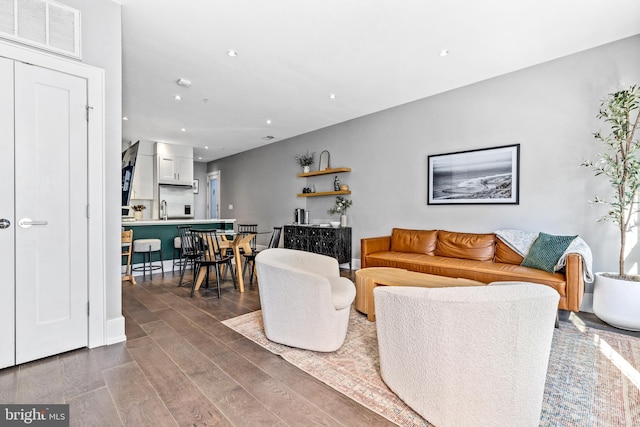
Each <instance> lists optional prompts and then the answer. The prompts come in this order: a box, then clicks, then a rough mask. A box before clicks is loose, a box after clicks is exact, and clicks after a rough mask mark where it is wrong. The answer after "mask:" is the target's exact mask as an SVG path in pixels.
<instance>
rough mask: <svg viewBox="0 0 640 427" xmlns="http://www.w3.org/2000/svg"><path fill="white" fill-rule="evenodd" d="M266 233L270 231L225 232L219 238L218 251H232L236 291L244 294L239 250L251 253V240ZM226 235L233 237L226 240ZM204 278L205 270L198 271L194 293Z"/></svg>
mask: <svg viewBox="0 0 640 427" xmlns="http://www.w3.org/2000/svg"><path fill="white" fill-rule="evenodd" d="M194 231H196V230H194ZM267 233H271V231H258V232H256V233H236V232H232V233H229V232H226V231H225V232H222V233H221V234H220V236H219V237H220V240H219V245H220V250H224V249H231V250H232V251H233V259H234V261H235V264H236V272H235V274H236V283H237V284H238V290H239V291H240V292H244V279H243V277H242V270H243V269H242V254H241V253H240V249H242V251H243V252H244V253H245V254H249V253H251V252H252V250H253V249H252V248H251V240H252V239H253V238H254V237H256V236H257V235H258V234H267ZM227 235H233V236H234V237H233V239H232V240H229V239H227ZM205 276H206V269H200V272H199V274H198V277H197V279H196V286H195V290H196V291H197V290H198V289H200V285H202V282H203V281H204V278H205Z"/></svg>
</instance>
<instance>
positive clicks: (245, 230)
mask: <svg viewBox="0 0 640 427" xmlns="http://www.w3.org/2000/svg"><path fill="white" fill-rule="evenodd" d="M257 232H258V224H238V234H240V235H241V236H243V237H244V236H246V235H247V234H250V233H254V234H255V233H257ZM249 245H250V246H251V250H252V251H255V250H256V238H255V237H254V238H253V239H251V242H250V243H249Z"/></svg>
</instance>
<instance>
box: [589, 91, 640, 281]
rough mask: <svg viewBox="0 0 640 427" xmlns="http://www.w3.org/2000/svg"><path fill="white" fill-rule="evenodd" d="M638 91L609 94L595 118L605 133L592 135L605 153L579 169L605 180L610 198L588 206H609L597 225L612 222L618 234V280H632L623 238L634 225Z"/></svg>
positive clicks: (639, 165)
mask: <svg viewBox="0 0 640 427" xmlns="http://www.w3.org/2000/svg"><path fill="white" fill-rule="evenodd" d="M639 104H640V87H639V86H637V85H633V86H631V87H629V88H628V89H625V90H621V91H618V92H615V93H611V94H609V95H608V96H607V97H606V98H605V99H604V100H602V104H601V105H600V112H599V113H598V116H597V117H598V118H599V119H601V120H603V121H604V122H605V123H606V124H607V125H608V126H609V133H608V134H606V135H604V134H602V133H601V132H600V131H598V132H596V133H594V136H595V138H596V140H598V141H599V142H600V143H601V144H602V145H603V146H604V147H605V148H606V149H607V151H606V152H604V153H600V154H598V157H599V158H598V159H597V160H595V161H585V162H583V163H582V165H583V166H587V167H590V168H591V169H593V170H594V172H595V175H596V176H605V177H606V178H607V179H608V180H609V183H610V184H611V187H612V188H613V194H612V195H611V197H610V198H609V199H601V198H600V197H598V196H596V197H595V198H594V200H592V201H590V203H596V204H607V205H609V210H608V212H607V213H606V214H605V215H603V216H602V217H600V218H598V221H612V222H613V223H614V224H616V225H617V226H618V228H619V231H620V258H619V261H618V267H619V276H620V278H622V279H632V278H631V277H630V276H628V275H627V274H626V270H625V268H624V255H625V245H626V236H627V233H628V232H629V231H631V230H632V229H633V228H635V227H636V226H637V225H638V224H637V221H636V217H637V215H638V212H639V209H638V208H639V207H640V203H639V201H638V192H639V190H640V159H638V151H639V150H640V140H638V138H635V134H636V130H637V129H638V126H639V123H640V114H639ZM634 138H635V139H634Z"/></svg>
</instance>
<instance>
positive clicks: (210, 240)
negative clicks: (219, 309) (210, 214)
mask: <svg viewBox="0 0 640 427" xmlns="http://www.w3.org/2000/svg"><path fill="white" fill-rule="evenodd" d="M217 231H218V230H193V231H192V234H194V235H197V237H198V244H199V245H200V250H201V251H202V256H201V257H199V258H196V260H195V263H196V274H195V276H194V277H196V280H194V282H193V285H192V286H191V295H190V296H191V297H192V298H193V294H194V292H195V289H196V286H197V284H198V283H201V282H202V281H203V279H204V277H203V276H205V275H206V285H205V287H207V288H208V287H209V267H211V266H214V267H215V269H216V284H217V287H218V298H220V296H221V288H220V277H221V271H220V266H221V265H222V266H224V267H225V268H226V269H228V270H230V271H231V278H232V280H233V287H234V288H237V287H238V285H237V283H236V277H235V275H234V274H233V266H232V264H231V260H232V259H233V256H230V255H226V253H223V252H222V250H221V247H220V242H219V241H218V236H217ZM203 268H204V269H205V270H203Z"/></svg>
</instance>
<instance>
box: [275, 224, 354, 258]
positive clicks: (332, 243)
mask: <svg viewBox="0 0 640 427" xmlns="http://www.w3.org/2000/svg"><path fill="white" fill-rule="evenodd" d="M284 247H285V248H287V249H298V250H302V251H307V252H314V253H317V254H322V255H327V256H330V257H333V258H335V259H337V260H338V263H339V264H345V263H349V269H351V227H340V228H332V227H318V226H313V225H285V226H284Z"/></svg>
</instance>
